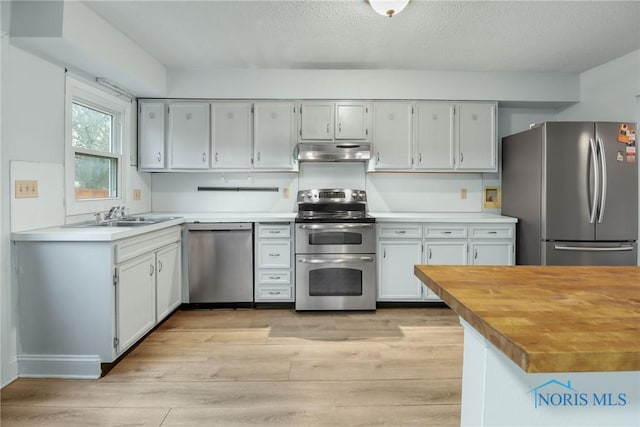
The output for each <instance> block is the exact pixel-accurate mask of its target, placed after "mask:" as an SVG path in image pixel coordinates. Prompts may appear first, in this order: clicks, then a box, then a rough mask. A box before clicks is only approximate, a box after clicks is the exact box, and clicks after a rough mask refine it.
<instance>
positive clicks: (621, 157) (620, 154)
mask: <svg viewBox="0 0 640 427" xmlns="http://www.w3.org/2000/svg"><path fill="white" fill-rule="evenodd" d="M616 160H617V161H619V162H624V153H623V152H622V151H618V154H617V155H616Z"/></svg>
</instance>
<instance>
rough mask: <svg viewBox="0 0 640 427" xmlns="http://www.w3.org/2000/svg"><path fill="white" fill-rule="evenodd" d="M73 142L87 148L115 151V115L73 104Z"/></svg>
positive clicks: (107, 151) (77, 145)
mask: <svg viewBox="0 0 640 427" xmlns="http://www.w3.org/2000/svg"><path fill="white" fill-rule="evenodd" d="M72 127H73V129H72V133H71V138H72V139H71V144H72V145H73V146H74V147H77V148H85V149H87V150H95V151H104V152H106V153H111V152H113V116H112V115H111V114H107V113H103V112H101V111H98V110H95V109H93V108H89V107H86V106H84V105H80V104H77V103H75V102H74V103H73V105H72Z"/></svg>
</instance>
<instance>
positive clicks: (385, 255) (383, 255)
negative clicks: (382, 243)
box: [382, 248, 387, 258]
mask: <svg viewBox="0 0 640 427" xmlns="http://www.w3.org/2000/svg"><path fill="white" fill-rule="evenodd" d="M386 257H387V249H386V248H385V249H384V250H383V251H382V258H386Z"/></svg>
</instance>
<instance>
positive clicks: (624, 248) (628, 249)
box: [554, 245, 633, 252]
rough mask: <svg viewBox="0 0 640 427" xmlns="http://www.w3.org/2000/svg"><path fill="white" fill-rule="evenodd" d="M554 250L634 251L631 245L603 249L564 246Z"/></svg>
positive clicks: (557, 246) (556, 246)
mask: <svg viewBox="0 0 640 427" xmlns="http://www.w3.org/2000/svg"><path fill="white" fill-rule="evenodd" d="M554 249H555V250H557V251H587V252H623V251H632V250H633V246H631V245H622V246H610V247H602V246H562V245H555V246H554Z"/></svg>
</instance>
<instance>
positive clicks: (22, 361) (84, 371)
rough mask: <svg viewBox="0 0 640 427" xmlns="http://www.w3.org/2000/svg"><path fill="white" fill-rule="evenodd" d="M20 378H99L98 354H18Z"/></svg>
mask: <svg viewBox="0 0 640 427" xmlns="http://www.w3.org/2000/svg"><path fill="white" fill-rule="evenodd" d="M17 359H18V377H20V378H69V379H96V378H100V374H101V372H102V371H101V369H100V358H99V357H98V356H90V355H88V356H75V355H48V354H23V355H19V356H18V358H17Z"/></svg>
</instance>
